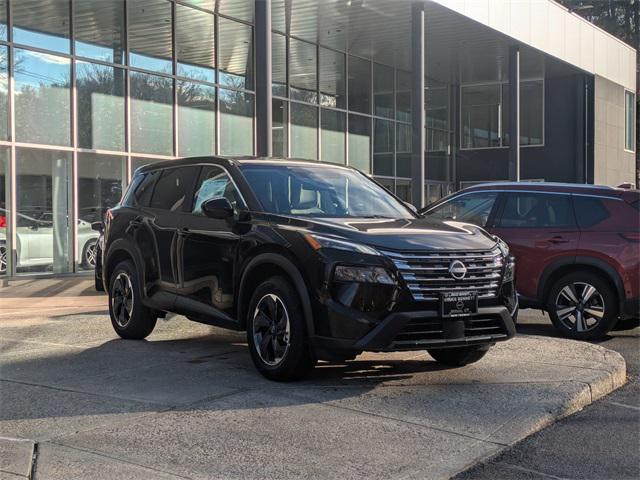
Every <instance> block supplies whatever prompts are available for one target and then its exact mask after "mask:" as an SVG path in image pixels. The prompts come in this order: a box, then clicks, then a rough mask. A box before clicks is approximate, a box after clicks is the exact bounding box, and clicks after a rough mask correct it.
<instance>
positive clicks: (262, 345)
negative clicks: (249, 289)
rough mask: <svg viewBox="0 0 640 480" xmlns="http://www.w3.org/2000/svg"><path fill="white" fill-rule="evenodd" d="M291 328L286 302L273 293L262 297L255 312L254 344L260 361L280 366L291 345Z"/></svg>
mask: <svg viewBox="0 0 640 480" xmlns="http://www.w3.org/2000/svg"><path fill="white" fill-rule="evenodd" d="M290 329H291V326H290V322H289V314H288V312H287V308H286V307H285V306H284V302H283V301H282V300H281V299H280V297H278V296H277V295H275V294H273V293H269V294H267V295H265V296H264V297H262V298H261V299H260V301H259V302H258V304H257V305H256V309H255V311H254V312H253V343H254V345H255V349H256V351H257V353H258V356H259V357H260V359H261V360H262V361H263V362H264V363H266V364H267V365H271V366H275V365H278V364H279V363H280V362H282V360H283V359H284V357H285V356H286V354H287V352H288V351H289V345H290V334H291V330H290Z"/></svg>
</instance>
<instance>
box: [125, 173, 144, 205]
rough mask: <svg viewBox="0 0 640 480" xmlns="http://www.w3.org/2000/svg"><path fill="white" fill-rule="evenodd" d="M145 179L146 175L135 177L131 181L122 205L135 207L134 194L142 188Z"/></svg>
mask: <svg viewBox="0 0 640 480" xmlns="http://www.w3.org/2000/svg"><path fill="white" fill-rule="evenodd" d="M145 177H146V175H135V176H134V177H133V178H132V179H131V183H130V184H129V188H127V190H126V191H125V193H124V196H123V197H122V205H125V206H132V205H134V192H135V191H136V190H137V189H138V187H139V186H140V183H141V182H142V180H144V179H145Z"/></svg>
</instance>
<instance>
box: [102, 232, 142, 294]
mask: <svg viewBox="0 0 640 480" xmlns="http://www.w3.org/2000/svg"><path fill="white" fill-rule="evenodd" d="M123 251H124V252H126V253H127V254H128V255H129V256H130V257H131V258H133V263H134V264H135V266H136V275H137V277H138V282H139V284H140V285H141V286H142V295H143V296H144V299H143V300H145V299H147V298H148V295H147V285H146V283H145V279H144V260H143V259H142V255H141V254H140V252H139V251H138V249H137V248H136V246H135V245H134V244H133V242H131V241H129V240H127V239H125V238H118V239H117V240H115V241H114V242H113V243H112V244H111V245H110V246H109V250H107V253H106V255H105V256H104V260H105V262H104V265H109V262H110V261H111V258H112V257H113V256H114V255H115V254H116V253H118V252H123ZM104 265H103V268H102V276H103V280H104V285H105V287H107V289H108V288H109V279H108V278H106V276H105V273H106V269H105V268H104Z"/></svg>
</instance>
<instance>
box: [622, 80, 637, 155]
mask: <svg viewBox="0 0 640 480" xmlns="http://www.w3.org/2000/svg"><path fill="white" fill-rule="evenodd" d="M635 136H636V96H635V95H634V94H633V92H627V91H625V92H624V148H625V149H626V150H630V151H635V149H636V144H635Z"/></svg>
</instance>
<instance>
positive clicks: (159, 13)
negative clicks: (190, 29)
mask: <svg viewBox="0 0 640 480" xmlns="http://www.w3.org/2000/svg"><path fill="white" fill-rule="evenodd" d="M127 8H128V9H129V64H130V65H131V66H132V67H138V68H144V69H145V70H153V71H156V72H162V73H172V70H173V69H172V55H173V49H172V47H171V2H167V0H137V1H135V2H127Z"/></svg>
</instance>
